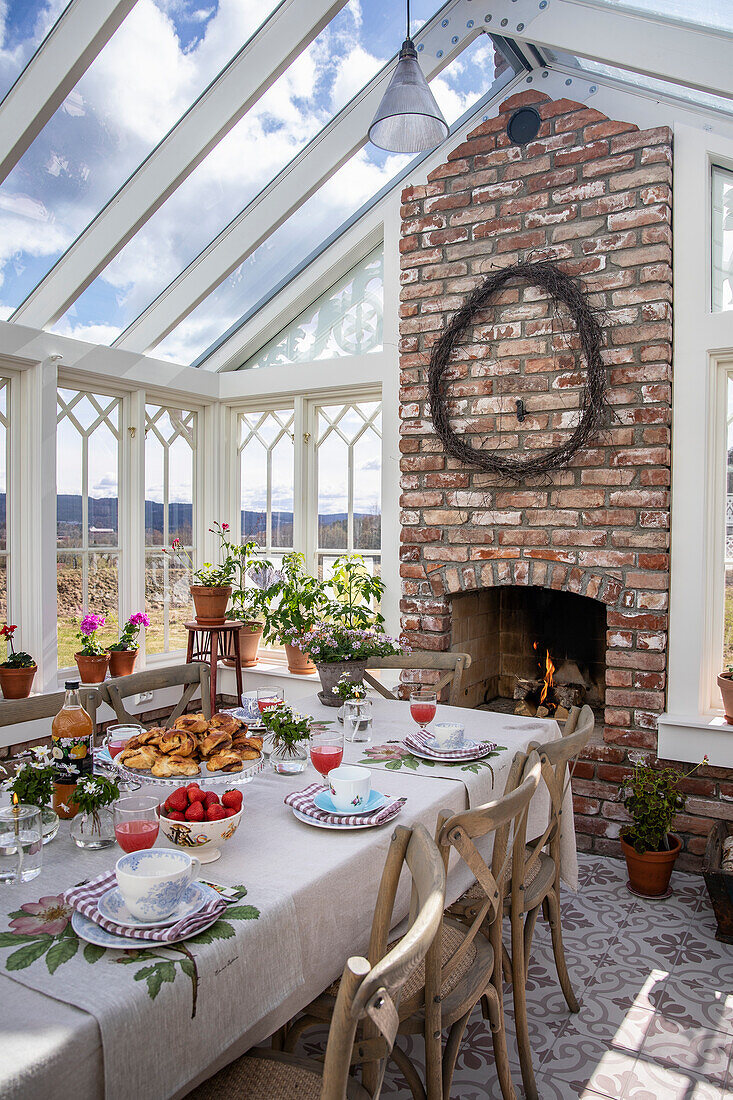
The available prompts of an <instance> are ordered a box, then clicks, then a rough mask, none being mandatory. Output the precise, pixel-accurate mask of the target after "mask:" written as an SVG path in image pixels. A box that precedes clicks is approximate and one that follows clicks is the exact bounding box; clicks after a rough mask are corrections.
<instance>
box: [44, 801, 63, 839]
mask: <svg viewBox="0 0 733 1100" xmlns="http://www.w3.org/2000/svg"><path fill="white" fill-rule="evenodd" d="M41 827H42V829H43V843H44V844H50V843H51V841H52V840H53V838H54V837H55V836H56V833H57V832H58V831H59V815H58V814H57V813H56V811H55V810H52V809H51V807H50V806H41Z"/></svg>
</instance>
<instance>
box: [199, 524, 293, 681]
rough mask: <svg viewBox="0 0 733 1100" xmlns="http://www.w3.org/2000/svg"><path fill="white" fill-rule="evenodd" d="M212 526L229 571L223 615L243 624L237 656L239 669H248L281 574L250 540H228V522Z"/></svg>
mask: <svg viewBox="0 0 733 1100" xmlns="http://www.w3.org/2000/svg"><path fill="white" fill-rule="evenodd" d="M214 529H215V530H217V533H218V534H219V537H220V539H221V544H222V551H223V553H224V554H225V562H226V564H227V565H229V566H230V567H231V570H232V581H233V590H232V602H231V606H230V608H229V610H228V611H227V613H226V617H227V619H239V620H240V621H241V622H242V623H243V624H244V625H243V626H242V629H241V630H240V632H239V655H240V659H241V662H242V668H252V667H253V666H254V665H256V664H257V653H258V650H259V646H260V641H261V640H262V635H263V633H264V631H265V629H266V628H267V627H268V625H269V621H270V603H271V601H272V599H273V597H274V596H275V594H276V593H277V591H278V588H279V585H280V582H281V580H282V574H281V573H280V571H279V570H277V569H274V568H273V566H272V564H271V563H270V562H269V561H266V560H265V559H264V558H260V557H258V554H257V549H258V548H257V543H256V542H255V541H254V539H249V540H248V541H247V542H244V543H234V542H230V540H229V524H228V523H222V524H218V523H215V524H214ZM248 582H249V583H248ZM223 663H224V664H225V665H229V666H230V667H233V665H234V660H233V659H232V658H226V659H225V660H224V662H223Z"/></svg>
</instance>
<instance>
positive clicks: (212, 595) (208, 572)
mask: <svg viewBox="0 0 733 1100" xmlns="http://www.w3.org/2000/svg"><path fill="white" fill-rule="evenodd" d="M210 530H211V531H214V533H215V534H218V535H219V538H220V540H221V533H222V531H228V530H229V525H228V524H226V523H225V524H222V526H221V530H220V531H215V529H214V528H213V527H212V528H210ZM163 553H166V554H168V553H170V554H173V555H174V556H176V557H182V558H184V559H185V561H186V562H187V564H188V568H189V569H190V570H191V576H192V580H193V582H194V583H192V584H191V585H190V588H191V596H192V598H193V605H194V608H195V609H196V622H197V623H199V625H200V626H223V625H224V623H225V622H226V610H227V604H228V603H229V597H230V596H231V594H232V572H233V567H232V565H231V563H228V562H224V563H223V564H222V565H214V564H213V563H212V562H210V561H205V562H204V564H203V565H202V566H201V568H200V569H194V567H193V559H192V557H191V555H190V554H189V552H188V550H186V549H185V548H184V546H183V545H182V543H181V540H180V539H173V542H172V543H171V545H170V550H168V549H166V548H164V550H163Z"/></svg>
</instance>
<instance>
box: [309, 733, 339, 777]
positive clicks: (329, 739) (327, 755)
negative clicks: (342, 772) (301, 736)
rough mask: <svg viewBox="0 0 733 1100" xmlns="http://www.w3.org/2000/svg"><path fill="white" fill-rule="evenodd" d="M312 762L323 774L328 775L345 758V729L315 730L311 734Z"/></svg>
mask: <svg viewBox="0 0 733 1100" xmlns="http://www.w3.org/2000/svg"><path fill="white" fill-rule="evenodd" d="M310 748H311V764H312V765H313V767H314V768H315V769H316V771H317V772H320V773H321V775H328V773H329V772H330V771H331V769H332V768H337V767H338V766H339V764H341V762H342V761H343V759H344V732H343V730H332V729H327V730H314V731H313V732H312V733H311V736H310Z"/></svg>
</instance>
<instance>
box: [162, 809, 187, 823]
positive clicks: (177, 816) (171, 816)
mask: <svg viewBox="0 0 733 1100" xmlns="http://www.w3.org/2000/svg"><path fill="white" fill-rule="evenodd" d="M165 816H166V817H167V818H168V820H169V821H185V820H186V817H185V814H182V813H179V812H178V810H171V811H170V813H168V814H166V815H165Z"/></svg>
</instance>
